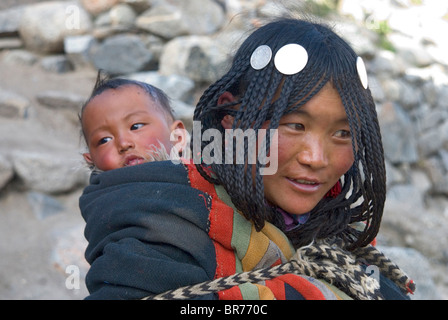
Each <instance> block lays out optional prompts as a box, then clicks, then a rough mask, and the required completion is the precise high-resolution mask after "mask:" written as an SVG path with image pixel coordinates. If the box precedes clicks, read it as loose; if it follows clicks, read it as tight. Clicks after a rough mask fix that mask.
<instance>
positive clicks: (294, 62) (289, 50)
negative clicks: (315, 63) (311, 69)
mask: <svg viewBox="0 0 448 320" xmlns="http://www.w3.org/2000/svg"><path fill="white" fill-rule="evenodd" d="M307 63H308V53H307V52H306V49H305V48H304V47H302V46H301V45H299V44H296V43H290V44H287V45H285V46H283V47H281V48H280V49H279V50H278V51H277V53H276V55H275V57H274V64H275V67H276V68H277V70H278V71H279V72H281V73H283V74H285V75H293V74H296V73H298V72H300V71H302V70H303V68H305V66H306V64H307Z"/></svg>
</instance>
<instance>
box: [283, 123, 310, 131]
mask: <svg viewBox="0 0 448 320" xmlns="http://www.w3.org/2000/svg"><path fill="white" fill-rule="evenodd" d="M286 126H287V127H288V128H290V129H293V130H296V131H302V130H304V129H305V126H304V125H303V124H301V123H288V124H286Z"/></svg>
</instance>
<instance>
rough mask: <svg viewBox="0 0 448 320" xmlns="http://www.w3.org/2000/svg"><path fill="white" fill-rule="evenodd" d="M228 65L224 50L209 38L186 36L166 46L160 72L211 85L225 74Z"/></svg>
mask: <svg viewBox="0 0 448 320" xmlns="http://www.w3.org/2000/svg"><path fill="white" fill-rule="evenodd" d="M225 51H228V50H227V49H226V50H225ZM228 63H229V61H228V57H227V56H226V54H225V53H224V49H223V48H220V46H219V44H218V45H217V44H216V43H215V42H214V41H213V40H212V39H210V38H209V37H205V36H184V37H177V38H175V39H173V40H171V41H170V42H168V43H167V44H166V45H165V47H164V49H163V52H162V55H161V57H160V69H159V71H160V73H161V74H163V75H172V74H179V75H181V76H184V77H188V78H190V79H192V80H194V81H196V82H206V83H210V82H213V81H216V80H217V79H218V78H219V77H220V76H221V75H222V74H223V73H224V71H225V70H226V68H227V67H228Z"/></svg>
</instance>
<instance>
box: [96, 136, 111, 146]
mask: <svg viewBox="0 0 448 320" xmlns="http://www.w3.org/2000/svg"><path fill="white" fill-rule="evenodd" d="M110 140H112V138H110V137H105V138H102V139H100V141H98V145H102V144H105V143H107V142H109V141H110Z"/></svg>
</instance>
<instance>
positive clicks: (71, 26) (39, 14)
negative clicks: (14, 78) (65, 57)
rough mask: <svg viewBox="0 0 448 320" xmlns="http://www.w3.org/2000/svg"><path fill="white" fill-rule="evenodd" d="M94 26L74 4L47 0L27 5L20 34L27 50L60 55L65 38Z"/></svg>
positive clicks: (75, 3)
mask: <svg viewBox="0 0 448 320" xmlns="http://www.w3.org/2000/svg"><path fill="white" fill-rule="evenodd" d="M91 27H92V22H91V20H90V16H89V15H88V14H87V12H86V11H85V10H84V8H83V7H81V6H80V5H79V4H78V3H77V2H74V1H45V2H41V3H36V4H32V5H29V6H26V7H25V9H24V11H23V16H22V19H21V20H20V27H19V32H20V36H21V38H22V39H23V41H24V43H25V46H26V48H27V49H29V50H31V51H36V52H39V53H60V52H62V51H63V48H64V45H63V43H64V37H66V36H68V35H77V34H83V33H86V32H87V31H89V30H90V29H91Z"/></svg>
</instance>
